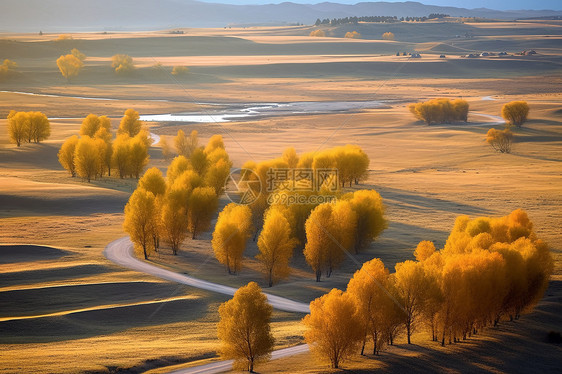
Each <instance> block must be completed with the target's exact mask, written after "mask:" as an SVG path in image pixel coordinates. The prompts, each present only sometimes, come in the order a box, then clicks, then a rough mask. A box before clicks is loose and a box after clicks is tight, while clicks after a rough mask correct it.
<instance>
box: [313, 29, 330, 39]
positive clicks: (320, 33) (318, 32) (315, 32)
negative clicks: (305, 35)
mask: <svg viewBox="0 0 562 374" xmlns="http://www.w3.org/2000/svg"><path fill="white" fill-rule="evenodd" d="M309 36H315V37H318V38H323V37H325V36H326V33H325V32H324V30H312V31H311V32H310V34H309Z"/></svg>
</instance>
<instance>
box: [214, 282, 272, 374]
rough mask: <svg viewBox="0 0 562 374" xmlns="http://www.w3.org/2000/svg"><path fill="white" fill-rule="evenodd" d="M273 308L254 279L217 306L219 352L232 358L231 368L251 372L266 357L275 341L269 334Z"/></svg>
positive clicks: (225, 356) (266, 358) (267, 358)
mask: <svg viewBox="0 0 562 374" xmlns="http://www.w3.org/2000/svg"><path fill="white" fill-rule="evenodd" d="M272 309H273V308H272V307H271V305H269V303H268V302H267V297H266V296H265V295H264V294H263V293H262V292H261V288H260V287H259V286H258V285H257V283H255V282H250V283H248V284H247V285H246V286H244V287H240V288H239V289H238V290H237V291H236V292H235V293H234V297H233V298H232V299H231V300H229V301H227V302H225V303H223V304H221V306H220V307H219V316H220V320H219V323H218V325H217V330H218V337H219V340H220V347H219V350H218V351H219V354H220V356H221V358H223V359H232V360H234V367H235V368H237V369H247V370H248V371H249V372H253V371H254V365H255V364H256V363H258V362H264V361H267V360H269V358H270V356H271V351H272V350H273V344H274V342H275V340H274V338H273V335H272V334H271V327H270V324H271V312H272Z"/></svg>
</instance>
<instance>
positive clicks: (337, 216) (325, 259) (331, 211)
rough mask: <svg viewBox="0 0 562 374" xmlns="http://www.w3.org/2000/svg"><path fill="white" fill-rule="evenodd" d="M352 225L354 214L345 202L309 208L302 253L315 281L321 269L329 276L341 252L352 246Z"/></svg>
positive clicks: (354, 228)
mask: <svg viewBox="0 0 562 374" xmlns="http://www.w3.org/2000/svg"><path fill="white" fill-rule="evenodd" d="M356 226H357V216H356V213H355V212H354V211H353V209H352V207H351V204H349V202H348V201H338V202H337V203H336V204H329V203H325V204H320V205H318V206H317V207H316V208H314V210H312V212H311V213H310V216H309V217H308V219H307V220H306V223H305V230H306V245H305V248H304V256H305V259H306V262H307V263H308V264H309V265H310V267H311V268H312V270H314V272H315V273H316V281H317V282H319V281H320V277H321V275H322V271H326V275H327V276H328V277H330V276H331V275H332V272H333V270H334V269H336V268H337V267H339V265H340V264H341V262H342V261H343V259H344V256H345V252H347V251H349V250H351V249H352V248H353V246H354V243H355V230H356Z"/></svg>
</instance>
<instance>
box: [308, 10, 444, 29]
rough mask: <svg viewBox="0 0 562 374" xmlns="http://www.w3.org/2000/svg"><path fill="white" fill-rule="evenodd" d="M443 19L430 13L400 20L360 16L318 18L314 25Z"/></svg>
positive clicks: (387, 17)
mask: <svg viewBox="0 0 562 374" xmlns="http://www.w3.org/2000/svg"><path fill="white" fill-rule="evenodd" d="M445 17H449V15H448V14H442V13H431V14H430V15H429V16H427V17H425V16H424V17H401V18H398V17H396V16H362V17H345V18H333V19H329V18H325V19H320V18H318V19H317V20H316V22H315V23H314V24H315V25H316V26H320V25H331V26H335V25H344V24H347V23H352V24H357V23H359V22H378V23H394V22H401V21H407V22H424V21H427V20H428V19H436V18H445Z"/></svg>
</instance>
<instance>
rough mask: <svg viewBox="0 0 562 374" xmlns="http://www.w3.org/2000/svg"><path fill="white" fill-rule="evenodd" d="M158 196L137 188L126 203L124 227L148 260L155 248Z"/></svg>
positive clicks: (137, 248) (136, 247)
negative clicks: (154, 236) (154, 237)
mask: <svg viewBox="0 0 562 374" xmlns="http://www.w3.org/2000/svg"><path fill="white" fill-rule="evenodd" d="M155 218H156V198H155V196H154V194H153V193H152V192H149V191H146V190H144V189H142V188H137V189H136V190H135V191H134V192H133V194H132V195H131V197H130V198H129V201H128V202H127V205H125V221H124V222H123V229H124V230H125V232H127V233H128V234H129V236H130V237H131V241H132V242H133V244H134V246H135V249H136V250H137V251H138V252H141V251H142V254H143V255H144V259H145V260H147V259H148V256H150V253H151V252H152V251H153V250H154V249H155V248H154V240H153V235H154V230H156V228H157V225H156V222H155Z"/></svg>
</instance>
